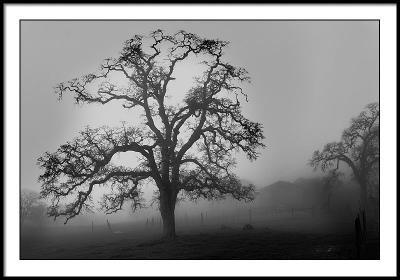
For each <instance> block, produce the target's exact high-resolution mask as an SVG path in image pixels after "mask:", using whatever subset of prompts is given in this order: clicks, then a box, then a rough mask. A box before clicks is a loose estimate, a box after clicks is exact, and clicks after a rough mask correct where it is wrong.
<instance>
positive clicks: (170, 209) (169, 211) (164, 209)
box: [160, 191, 176, 239]
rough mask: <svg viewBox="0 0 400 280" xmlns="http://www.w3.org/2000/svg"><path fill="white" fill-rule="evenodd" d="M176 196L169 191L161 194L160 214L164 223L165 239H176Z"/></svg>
mask: <svg viewBox="0 0 400 280" xmlns="http://www.w3.org/2000/svg"><path fill="white" fill-rule="evenodd" d="M175 202H176V196H175V195H174V194H173V193H172V192H169V191H161V192H160V212H161V217H162V221H163V238H165V239H174V238H175V237H176V234H175Z"/></svg>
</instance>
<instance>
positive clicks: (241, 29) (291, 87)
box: [21, 21, 379, 191]
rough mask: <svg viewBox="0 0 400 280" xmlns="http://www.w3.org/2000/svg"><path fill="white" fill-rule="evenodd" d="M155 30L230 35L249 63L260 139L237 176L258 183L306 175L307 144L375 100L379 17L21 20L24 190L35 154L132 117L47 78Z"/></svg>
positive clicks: (334, 132)
mask: <svg viewBox="0 0 400 280" xmlns="http://www.w3.org/2000/svg"><path fill="white" fill-rule="evenodd" d="M159 28H161V29H163V30H165V31H166V32H170V33H174V32H177V31H179V30H181V29H183V30H185V31H188V32H192V33H196V34H198V35H200V36H202V37H207V38H210V39H211V38H218V39H221V40H226V41H230V46H229V49H228V50H227V52H226V59H225V60H227V61H229V62H230V63H232V64H233V65H236V66H242V67H244V68H246V69H247V70H248V72H249V75H250V77H251V80H252V82H251V84H249V85H246V86H245V89H246V93H247V94H248V96H249V102H248V103H245V102H243V103H242V104H243V111H244V115H245V116H246V117H248V118H249V119H250V120H252V121H257V122H260V123H262V124H263V127H264V135H265V137H266V139H265V141H264V143H265V144H266V148H265V149H263V150H262V151H261V155H260V157H259V159H258V160H257V161H254V162H249V161H248V160H247V158H246V157H245V156H244V155H239V156H238V165H237V175H238V176H239V177H241V178H243V179H246V180H249V181H252V182H254V183H255V184H256V185H257V186H258V187H263V186H266V185H268V184H271V183H273V182H275V181H277V180H294V179H296V178H297V177H299V176H308V175H311V174H313V171H312V168H311V167H309V166H308V165H307V162H308V160H309V159H310V157H311V155H312V153H313V151H314V150H316V149H320V148H322V147H323V145H324V144H325V143H327V142H330V141H337V140H339V139H340V136H341V132H342V131H343V129H344V128H346V127H347V126H348V125H349V122H350V119H351V118H352V117H355V116H356V115H358V113H359V112H360V111H361V110H362V109H363V108H364V107H365V105H367V104H368V103H370V102H376V101H378V90H379V88H378V86H379V84H378V82H379V80H378V78H379V77H378V70H379V68H378V66H379V65H378V63H379V61H378V42H379V41H378V22H377V21H373V22H372V21H369V22H361V21H347V22H345V21H341V22H339V21H333V22H327V21H311V22H305V21H286V22H285V21H247V22H246V21H239V22H233V21H214V22H213V21H199V22H194V21H190V22H184V21H175V22H174V21H158V22H156V21H118V22H110V21H108V22H101V21H92V22H88V21H86V22H76V21H75V22H73V21H68V22H59V21H58V22H51V21H50V22H28V21H24V22H22V28H21V40H22V41H21V173H22V175H21V180H22V181H21V186H22V188H29V189H33V190H37V191H39V189H40V185H39V183H38V182H37V178H38V176H39V175H40V173H41V170H39V168H38V166H37V165H36V160H37V158H38V157H39V156H41V155H42V154H43V153H44V152H46V151H50V152H54V151H55V150H56V149H57V148H58V147H59V146H60V145H61V144H64V143H65V142H66V141H68V140H72V139H73V138H74V137H75V136H77V134H78V132H79V131H80V130H81V129H83V128H84V126H86V125H91V126H93V127H97V126H102V125H109V126H114V125H115V126H118V125H119V124H120V121H127V122H129V120H130V119H132V116H133V115H132V112H130V111H129V110H124V109H123V108H122V106H121V105H120V104H116V103H113V104H109V105H106V106H103V105H88V104H84V105H79V106H78V105H75V104H74V103H73V100H72V99H71V98H64V99H63V100H62V101H61V102H59V101H58V100H57V96H56V95H55V94H54V89H53V88H54V86H56V85H57V84H58V83H60V82H63V81H67V80H70V79H71V78H75V77H79V76H81V75H83V74H87V73H91V72H93V71H96V70H97V69H98V67H99V65H100V63H101V62H102V61H103V59H104V58H107V57H112V56H116V55H118V52H119V51H120V50H121V47H122V43H123V41H124V40H126V39H129V38H130V37H131V36H133V35H135V34H144V35H146V34H148V33H149V32H151V31H153V30H156V29H159ZM176 78H177V80H178V79H179V76H176Z"/></svg>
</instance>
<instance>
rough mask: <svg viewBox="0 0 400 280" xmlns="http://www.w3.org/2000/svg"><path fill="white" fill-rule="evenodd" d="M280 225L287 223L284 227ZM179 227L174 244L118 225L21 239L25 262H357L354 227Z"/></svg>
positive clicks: (151, 229)
mask: <svg viewBox="0 0 400 280" xmlns="http://www.w3.org/2000/svg"><path fill="white" fill-rule="evenodd" d="M282 221H285V222H284V223H282ZM244 224H245V223H240V222H239V223H236V224H228V225H225V224H220V223H210V224H201V225H198V224H197V225H191V226H185V227H183V226H181V227H179V226H178V228H177V234H178V236H177V238H176V240H173V241H163V240H162V239H161V225H159V224H157V225H156V224H154V225H153V226H150V225H148V226H145V225H144V224H140V225H138V224H116V225H113V227H114V228H115V229H114V228H113V230H114V231H115V232H117V230H116V229H118V232H119V233H112V232H110V231H109V230H108V228H107V227H106V226H104V225H98V226H95V227H94V230H93V232H92V230H91V227H87V228H85V227H75V228H74V227H65V228H60V227H54V228H46V230H43V229H42V230H36V231H35V230H33V229H32V230H30V231H29V234H28V233H27V232H26V231H23V232H22V235H21V259H263V260H283V259H292V260H298V259H302V260H316V259H322V260H326V259H356V247H355V242H354V240H355V236H354V232H353V231H352V227H351V226H350V225H347V226H343V225H338V224H331V227H328V226H323V227H321V226H320V223H319V224H318V222H317V221H316V219H312V220H307V221H304V220H303V221H301V226H299V219H290V218H286V220H282V218H279V220H278V219H277V220H275V221H274V220H273V219H271V220H270V221H269V222H268V225H265V224H263V223H261V222H258V223H254V224H253V225H254V229H252V230H251V229H250V230H244V229H243V225H244ZM362 258H364V259H379V234H376V233H374V232H372V233H371V234H369V238H368V243H367V245H366V247H365V250H364V254H363V257H362Z"/></svg>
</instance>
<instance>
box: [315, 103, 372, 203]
mask: <svg viewBox="0 0 400 280" xmlns="http://www.w3.org/2000/svg"><path fill="white" fill-rule="evenodd" d="M340 162H343V163H345V164H347V165H348V166H349V167H350V168H351V170H352V172H353V175H354V178H355V179H356V180H357V182H358V183H359V185H360V202H361V203H360V204H361V205H360V206H361V208H362V209H366V208H367V195H368V194H367V192H368V184H369V183H370V182H369V181H370V178H371V176H373V174H372V172H373V171H374V170H376V166H377V165H378V164H379V104H378V103H371V104H369V105H367V106H366V110H364V111H362V112H361V113H360V114H359V116H358V117H356V118H354V119H352V121H351V125H350V127H349V128H347V129H346V130H345V131H344V132H343V134H342V139H341V141H340V142H332V143H328V144H326V145H325V147H324V148H323V150H322V151H315V152H314V154H313V157H312V159H311V160H310V164H311V166H313V167H314V168H318V167H320V168H321V170H322V171H327V170H332V169H338V168H339V163H340Z"/></svg>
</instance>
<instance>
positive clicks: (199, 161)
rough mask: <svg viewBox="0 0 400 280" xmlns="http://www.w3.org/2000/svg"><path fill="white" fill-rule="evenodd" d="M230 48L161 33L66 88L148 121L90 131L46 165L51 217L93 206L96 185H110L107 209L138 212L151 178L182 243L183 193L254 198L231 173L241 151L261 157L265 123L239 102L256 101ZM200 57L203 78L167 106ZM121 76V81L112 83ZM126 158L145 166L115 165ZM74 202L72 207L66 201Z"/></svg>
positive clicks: (80, 98) (166, 225) (167, 226)
mask: <svg viewBox="0 0 400 280" xmlns="http://www.w3.org/2000/svg"><path fill="white" fill-rule="evenodd" d="M227 45H228V42H225V41H220V40H209V39H204V38H200V37H199V36H197V35H195V34H192V33H188V32H185V31H179V32H177V33H176V34H173V35H167V34H165V33H164V32H163V31H162V30H156V31H154V32H152V33H151V34H149V35H148V36H139V35H136V36H134V37H133V38H132V39H129V40H127V41H126V42H125V43H124V45H123V49H122V51H121V53H120V55H119V56H118V57H117V58H108V59H106V60H105V61H104V63H103V64H102V65H101V67H100V71H99V72H98V73H96V74H88V75H85V76H83V77H81V78H79V79H73V80H71V81H69V82H66V83H61V84H59V85H58V86H57V87H56V93H57V94H58V95H59V98H60V99H61V98H62V96H63V95H64V94H66V93H70V94H72V95H73V96H74V99H75V101H76V103H99V104H107V103H109V102H111V101H119V102H121V104H122V106H123V107H124V108H128V109H138V110H140V111H141V112H142V113H143V114H142V115H141V116H142V122H141V124H138V125H136V124H135V125H134V126H129V125H127V124H125V123H124V124H123V125H122V126H121V127H119V128H109V127H100V128H89V127H87V128H86V129H85V130H84V131H82V132H80V134H79V136H78V137H77V138H75V139H74V140H73V141H70V142H67V143H66V144H64V145H62V146H60V147H59V148H58V150H57V151H56V152H54V153H49V152H46V153H45V154H44V155H43V156H42V157H40V158H39V159H38V164H39V165H40V167H41V168H43V169H44V172H43V174H42V175H41V176H40V177H39V180H40V181H41V182H42V190H41V195H42V196H43V197H51V198H52V204H51V206H50V207H49V210H48V214H49V215H50V216H53V217H54V218H57V217H59V216H64V217H65V218H66V220H65V223H66V222H67V221H68V220H69V219H71V218H73V217H75V216H76V215H78V214H80V213H81V211H82V210H85V209H91V208H92V207H93V203H92V196H91V194H92V190H93V188H94V187H95V186H96V185H107V186H109V189H110V192H109V193H108V194H105V195H104V196H103V199H102V201H101V206H102V209H103V210H104V211H105V212H106V213H113V212H116V211H118V210H120V209H122V207H123V205H124V203H125V202H126V201H128V200H130V201H132V207H133V209H137V208H139V207H142V206H143V199H142V196H141V187H142V186H144V185H146V184H148V183H149V182H150V181H152V182H153V183H154V184H155V185H156V186H157V189H158V191H157V196H158V199H159V208H160V212H161V216H162V219H163V233H164V236H165V237H166V238H174V237H175V217H174V210H175V204H176V201H177V196H178V193H182V194H183V195H185V196H186V197H188V198H189V199H198V198H206V199H215V198H224V197H225V196H226V195H232V196H233V197H234V198H235V199H239V200H251V199H253V198H254V186H253V185H251V184H250V185H245V184H242V183H241V181H240V180H239V179H238V178H237V176H235V175H234V174H233V173H232V167H234V166H235V159H234V152H235V151H239V150H241V151H243V152H245V153H246V154H247V156H248V158H249V159H250V160H255V159H257V157H258V152H257V150H258V148H262V147H264V144H263V143H262V139H264V136H263V132H262V126H261V124H259V123H256V122H252V121H250V120H248V119H247V118H245V117H244V116H243V115H242V113H241V104H240V101H239V99H241V98H240V97H241V96H242V97H243V98H244V99H245V100H246V101H247V95H246V94H245V93H244V92H243V90H242V87H241V86H240V85H241V83H242V82H246V81H249V76H248V75H247V71H246V70H245V69H243V68H240V67H235V66H232V65H231V64H229V63H227V62H224V61H223V60H222V57H223V50H224V48H225V47H226V46H227ZM195 59H201V67H202V69H203V72H202V74H201V75H200V76H197V77H195V82H194V85H193V86H192V87H191V88H190V90H189V91H188V92H187V93H186V95H185V98H184V99H183V100H182V102H181V103H180V104H178V105H174V104H170V105H168V97H169V96H173V95H174V92H171V91H170V90H169V85H170V83H171V81H174V80H175V79H176V77H175V76H174V74H175V72H176V71H175V69H176V67H177V65H178V64H179V63H180V62H182V61H188V62H189V63H194V62H193V61H194V60H195ZM115 75H119V77H120V78H119V82H118V83H112V82H110V78H111V77H112V76H114V77H115ZM122 78H123V79H124V82H121V81H122ZM124 152H135V153H137V154H138V156H139V160H140V163H139V165H138V166H137V167H136V168H128V167H124V166H117V165H115V164H113V163H112V158H113V156H114V155H115V154H118V153H124ZM66 197H69V200H68V201H72V202H69V203H67V204H63V203H62V200H63V199H64V198H66ZM71 197H72V199H71Z"/></svg>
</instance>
